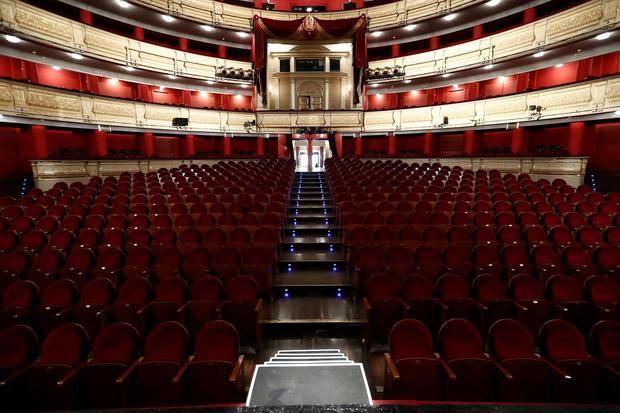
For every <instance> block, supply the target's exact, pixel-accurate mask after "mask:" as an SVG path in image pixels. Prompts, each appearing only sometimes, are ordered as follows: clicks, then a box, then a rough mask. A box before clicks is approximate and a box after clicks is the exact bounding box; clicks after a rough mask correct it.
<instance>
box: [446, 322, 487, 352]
mask: <svg viewBox="0 0 620 413" xmlns="http://www.w3.org/2000/svg"><path fill="white" fill-rule="evenodd" d="M437 339H438V343H439V349H440V353H441V355H442V356H443V358H444V359H445V360H446V361H448V362H450V361H452V360H455V359H467V358H478V359H479V358H484V354H483V348H482V337H481V336H480V333H479V332H478V329H477V328H476V326H474V325H473V324H472V323H471V322H470V321H468V320H465V319H463V318H453V319H451V320H448V321H446V322H445V323H443V325H442V326H441V328H440V329H439V334H438V336H437Z"/></svg>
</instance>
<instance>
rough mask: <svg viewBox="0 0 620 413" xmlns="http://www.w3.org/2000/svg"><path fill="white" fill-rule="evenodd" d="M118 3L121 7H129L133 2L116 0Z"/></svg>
mask: <svg viewBox="0 0 620 413" xmlns="http://www.w3.org/2000/svg"><path fill="white" fill-rule="evenodd" d="M116 4H118V5H119V6H120V7H122V8H124V9H127V8H129V6H131V4H129V3H127V2H126V1H124V0H116Z"/></svg>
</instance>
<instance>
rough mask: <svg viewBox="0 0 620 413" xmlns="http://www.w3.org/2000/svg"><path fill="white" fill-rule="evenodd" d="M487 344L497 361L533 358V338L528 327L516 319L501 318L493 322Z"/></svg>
mask: <svg viewBox="0 0 620 413" xmlns="http://www.w3.org/2000/svg"><path fill="white" fill-rule="evenodd" d="M488 345H489V350H490V351H491V354H493V355H494V356H495V358H496V359H497V360H498V361H503V360H509V359H520V358H525V359H533V358H535V355H534V340H533V339H532V336H531V334H530V332H529V331H528V329H527V328H526V327H525V326H524V325H523V324H521V323H520V322H519V321H516V320H510V319H502V320H497V321H496V322H495V323H493V325H492V326H491V328H490V329H489V338H488Z"/></svg>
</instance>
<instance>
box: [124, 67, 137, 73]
mask: <svg viewBox="0 0 620 413" xmlns="http://www.w3.org/2000/svg"><path fill="white" fill-rule="evenodd" d="M123 69H125V70H126V71H128V72H133V71H134V70H136V69H134V68H133V67H131V66H123Z"/></svg>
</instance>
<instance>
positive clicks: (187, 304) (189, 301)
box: [177, 300, 191, 314]
mask: <svg viewBox="0 0 620 413" xmlns="http://www.w3.org/2000/svg"><path fill="white" fill-rule="evenodd" d="M190 303H191V300H188V301H187V302H186V303H185V304H183V305H182V306H181V307H179V309H178V310H177V314H183V313H184V312H185V310H187V307H189V304H190Z"/></svg>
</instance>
